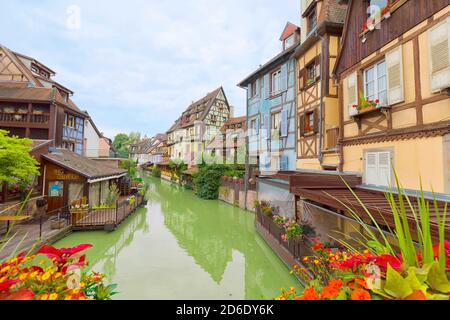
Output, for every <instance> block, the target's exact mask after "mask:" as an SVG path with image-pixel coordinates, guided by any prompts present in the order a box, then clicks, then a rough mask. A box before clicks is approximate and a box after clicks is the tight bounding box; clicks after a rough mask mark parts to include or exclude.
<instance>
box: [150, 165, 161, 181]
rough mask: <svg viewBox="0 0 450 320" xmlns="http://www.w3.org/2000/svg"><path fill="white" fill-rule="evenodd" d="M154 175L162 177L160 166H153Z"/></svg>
mask: <svg viewBox="0 0 450 320" xmlns="http://www.w3.org/2000/svg"><path fill="white" fill-rule="evenodd" d="M152 176H153V177H155V178H161V170H160V169H159V168H158V166H153V168H152Z"/></svg>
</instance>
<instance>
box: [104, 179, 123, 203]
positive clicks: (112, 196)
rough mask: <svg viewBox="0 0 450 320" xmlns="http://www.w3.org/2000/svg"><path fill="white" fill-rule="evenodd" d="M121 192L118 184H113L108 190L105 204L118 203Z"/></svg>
mask: <svg viewBox="0 0 450 320" xmlns="http://www.w3.org/2000/svg"><path fill="white" fill-rule="evenodd" d="M119 197H120V192H119V189H118V188H117V185H116V184H113V185H112V186H111V187H110V188H109V191H108V195H107V196H106V201H105V204H106V205H108V206H110V207H111V206H113V205H115V204H116V203H117V200H119Z"/></svg>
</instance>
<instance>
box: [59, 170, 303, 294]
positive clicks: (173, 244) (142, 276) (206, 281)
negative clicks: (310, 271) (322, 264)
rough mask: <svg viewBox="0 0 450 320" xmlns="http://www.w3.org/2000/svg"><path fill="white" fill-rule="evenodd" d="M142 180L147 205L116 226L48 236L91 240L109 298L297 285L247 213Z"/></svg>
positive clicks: (266, 290) (69, 242) (65, 243)
mask: <svg viewBox="0 0 450 320" xmlns="http://www.w3.org/2000/svg"><path fill="white" fill-rule="evenodd" d="M147 180H148V181H147V183H148V185H149V191H148V194H147V197H148V200H149V202H148V205H147V207H146V208H142V209H139V210H138V211H137V212H136V213H134V214H133V215H132V216H131V217H130V218H129V219H127V220H126V221H125V222H124V223H123V224H122V225H121V226H120V227H119V228H118V229H117V230H116V231H114V232H84V233H74V234H72V235H70V236H69V237H67V238H65V239H63V240H61V241H60V242H58V243H57V244H56V246H57V247H70V246H74V245H77V244H80V243H90V244H92V245H93V246H94V247H93V248H92V249H90V250H88V251H87V258H88V260H89V261H90V265H91V267H93V269H94V270H96V271H99V272H103V273H104V274H106V275H107V276H108V280H109V281H110V282H112V283H117V284H118V285H119V287H118V291H120V293H119V295H117V296H116V298H117V299H125V300H127V299H138V300H143V299H149V300H150V299H152V300H154V299H156V300H161V299H172V300H178V299H191V300H192V299H193V300H211V299H213V300H218V299H234V300H244V299H252V300H253V299H273V298H274V297H276V296H278V295H279V292H280V288H282V287H283V288H289V287H292V286H294V287H297V289H300V288H299V284H298V282H297V280H296V279H295V278H294V276H292V275H291V274H290V270H289V269H288V268H287V267H286V266H285V265H284V264H283V263H282V262H281V260H280V259H279V258H278V257H277V256H276V255H275V254H274V253H273V251H272V250H271V249H270V248H269V247H268V246H267V244H266V243H265V242H264V240H263V239H262V238H261V237H260V236H259V235H258V234H257V233H256V231H255V227H254V215H253V214H251V213H248V212H246V211H243V210H241V209H238V208H234V207H233V206H230V205H228V204H225V203H222V202H220V201H205V200H200V199H198V198H197V197H196V196H195V195H194V194H193V193H192V192H191V191H186V190H184V189H181V188H179V187H178V186H174V185H172V184H170V183H168V182H165V181H160V180H159V179H154V178H148V179H147Z"/></svg>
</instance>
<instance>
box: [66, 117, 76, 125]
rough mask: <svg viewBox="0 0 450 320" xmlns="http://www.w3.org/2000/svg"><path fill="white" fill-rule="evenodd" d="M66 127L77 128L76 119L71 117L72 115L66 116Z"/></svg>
mask: <svg viewBox="0 0 450 320" xmlns="http://www.w3.org/2000/svg"><path fill="white" fill-rule="evenodd" d="M66 126H67V127H70V128H75V117H74V116H72V115H70V114H66Z"/></svg>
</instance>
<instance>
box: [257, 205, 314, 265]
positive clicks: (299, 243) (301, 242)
mask: <svg viewBox="0 0 450 320" xmlns="http://www.w3.org/2000/svg"><path fill="white" fill-rule="evenodd" d="M256 221H257V223H259V224H260V225H261V226H262V227H263V228H264V229H265V230H266V231H267V232H268V233H269V234H270V235H271V236H272V237H274V238H275V239H276V240H277V241H278V245H280V246H282V247H284V248H285V249H287V250H288V251H289V253H290V254H291V255H292V257H293V258H294V259H295V260H297V261H298V262H299V263H300V262H301V260H302V258H303V257H306V256H312V255H313V254H314V252H313V250H312V247H313V245H314V244H313V241H312V240H311V239H308V238H306V237H299V238H296V239H293V240H289V241H283V239H282V236H283V234H284V232H283V229H282V228H281V227H280V226H278V225H277V224H276V223H275V222H273V220H272V218H271V217H268V216H265V215H263V214H261V213H260V212H259V210H257V212H256ZM274 250H275V249H274Z"/></svg>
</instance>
